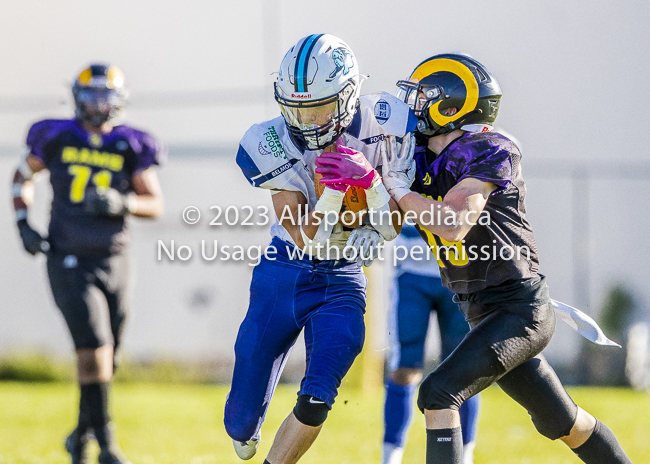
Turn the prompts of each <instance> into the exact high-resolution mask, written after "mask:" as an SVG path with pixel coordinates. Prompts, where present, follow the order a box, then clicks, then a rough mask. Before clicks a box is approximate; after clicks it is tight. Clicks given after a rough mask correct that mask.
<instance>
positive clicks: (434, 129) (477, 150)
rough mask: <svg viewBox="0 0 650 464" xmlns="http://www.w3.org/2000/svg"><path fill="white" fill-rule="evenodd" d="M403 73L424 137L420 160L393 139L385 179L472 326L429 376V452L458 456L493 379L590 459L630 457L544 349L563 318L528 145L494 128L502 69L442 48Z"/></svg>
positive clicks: (425, 403)
mask: <svg viewBox="0 0 650 464" xmlns="http://www.w3.org/2000/svg"><path fill="white" fill-rule="evenodd" d="M397 85H398V87H399V89H400V90H401V91H400V92H398V96H401V97H402V98H403V99H404V101H406V102H408V103H409V105H410V106H411V107H412V108H413V110H414V111H415V112H416V115H417V116H418V119H419V121H418V126H417V129H416V135H417V136H418V138H419V142H418V145H419V148H417V149H416V151H415V154H414V160H411V159H408V156H400V155H395V154H393V153H392V150H391V149H390V146H387V149H386V150H384V160H383V168H384V176H383V177H384V183H385V185H386V188H387V189H388V190H389V192H390V193H391V196H392V197H393V199H394V200H395V201H397V202H398V203H399V206H400V209H402V211H404V212H405V213H406V214H407V215H408V214H412V216H410V217H412V218H413V219H414V221H415V222H416V224H417V227H418V229H419V232H420V235H421V236H422V237H423V238H424V240H425V241H426V242H427V243H428V244H429V245H430V246H431V248H432V250H433V251H434V253H436V255H437V257H438V260H439V262H440V263H441V269H440V274H441V277H442V281H443V284H444V285H445V286H447V287H448V288H449V289H450V290H452V291H453V292H454V293H455V294H456V295H455V297H454V300H455V301H456V302H457V303H458V304H459V307H460V310H461V311H462V312H463V314H464V316H465V318H466V320H467V321H468V322H469V324H470V326H471V327H472V329H471V330H470V332H469V333H468V334H467V335H466V336H465V338H464V339H463V341H462V342H461V343H460V345H458V347H457V348H456V349H455V350H454V352H453V353H452V354H451V355H449V357H448V358H447V359H446V360H445V361H443V362H442V364H440V366H439V367H438V368H437V369H436V370H435V371H434V372H432V373H431V374H429V376H428V377H427V378H426V379H425V380H424V382H423V383H422V384H421V386H420V390H419V397H418V407H419V408H420V410H421V411H423V412H424V415H425V419H426V428H427V451H426V462H427V464H438V463H441V464H442V463H445V464H451V463H453V464H459V463H460V462H461V459H462V456H461V454H462V438H461V430H460V417H459V414H458V408H459V407H460V405H461V404H463V402H464V401H466V400H467V399H468V398H470V397H472V396H473V395H476V394H477V393H478V392H480V391H481V390H483V389H485V388H486V387H488V386H489V385H491V384H492V383H495V382H496V383H497V384H498V385H499V386H500V387H501V388H502V389H503V390H504V391H505V392H506V393H507V394H508V395H509V396H510V397H512V398H513V399H514V400H515V401H517V402H518V403H519V404H521V405H522V406H523V407H525V408H526V410H527V411H528V413H529V414H530V416H531V419H532V421H533V424H534V425H535V427H536V428H537V430H538V431H539V432H540V433H541V434H542V435H544V436H545V437H548V438H550V439H551V440H556V439H560V440H562V441H563V442H564V443H566V444H567V445H568V446H569V448H571V450H572V451H573V452H574V453H575V454H576V455H577V456H578V457H579V458H580V459H582V460H583V461H584V462H586V463H590V464H615V463H630V462H631V461H630V460H629V458H628V457H627V456H626V454H625V452H624V451H623V449H622V448H621V446H620V444H619V442H618V440H617V439H616V437H615V436H614V434H613V433H612V431H611V430H610V429H609V428H607V426H606V425H604V424H603V423H602V422H600V421H598V419H596V418H595V417H594V416H592V415H591V414H589V413H587V412H586V411H584V410H583V409H581V408H579V407H578V406H577V405H576V404H575V403H574V402H573V400H572V399H571V398H570V397H569V395H568V394H567V392H566V391H565V389H564V387H563V386H562V384H561V383H560V381H559V379H558V377H557V375H556V374H555V372H554V371H553V369H552V368H551V366H550V365H549V364H548V363H547V362H546V360H545V359H544V357H543V356H542V354H541V351H542V350H543V349H544V347H545V346H546V345H547V344H548V343H549V342H550V340H551V337H552V335H553V332H554V330H555V314H554V305H555V304H556V303H555V302H552V301H551V299H550V297H549V290H548V286H547V285H546V278H545V277H544V276H543V275H541V274H539V273H538V265H539V259H538V253H537V247H536V245H535V239H534V237H533V230H532V228H531V226H530V223H529V222H528V221H527V220H526V208H525V201H524V200H525V196H526V184H525V183H524V180H523V177H522V171H521V164H520V161H521V153H520V151H519V148H518V147H517V145H516V144H515V143H513V142H512V141H511V140H510V139H508V138H507V137H505V136H503V135H501V134H498V133H493V132H492V124H493V122H494V120H495V118H496V116H497V112H498V109H499V101H500V98H501V88H500V87H499V84H498V83H497V81H496V79H495V78H494V76H493V75H492V73H491V72H490V71H489V70H488V69H487V68H486V67H485V66H483V65H481V64H480V63H479V62H477V61H476V60H474V59H472V58H470V57H468V56H465V55H456V54H445V55H436V56H433V57H431V58H428V59H427V60H425V61H423V62H422V63H420V64H419V65H418V66H417V67H416V68H415V70H414V71H413V73H412V75H411V77H410V79H409V80H408V81H399V82H398V84H397ZM413 164H415V167H416V169H413V167H414V166H413ZM413 181H414V182H413ZM412 182H413V184H412V186H411V183H412Z"/></svg>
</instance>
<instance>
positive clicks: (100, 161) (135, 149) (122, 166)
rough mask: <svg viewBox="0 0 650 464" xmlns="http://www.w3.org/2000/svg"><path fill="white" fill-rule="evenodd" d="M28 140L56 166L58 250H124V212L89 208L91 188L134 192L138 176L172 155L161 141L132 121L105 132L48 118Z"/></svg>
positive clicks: (54, 240) (54, 238)
mask: <svg viewBox="0 0 650 464" xmlns="http://www.w3.org/2000/svg"><path fill="white" fill-rule="evenodd" d="M27 145H28V147H29V149H30V152H31V154H32V155H33V156H35V157H37V158H38V159H39V160H40V161H41V162H42V163H43V164H44V165H45V166H46V167H47V169H48V170H49V171H50V183H51V184H52V191H53V199H52V211H51V217H50V226H49V237H48V240H49V241H50V243H51V245H52V249H53V250H55V251H57V252H63V253H71V254H78V255H92V254H97V253H107V252H108V253H115V252H119V251H121V250H122V249H123V248H124V247H125V246H126V245H127V244H128V241H129V234H128V231H127V228H126V223H125V220H124V217H100V216H95V215H92V214H89V213H87V212H86V211H85V210H84V204H83V203H84V198H85V196H86V191H87V190H88V189H90V188H97V187H99V188H102V187H104V188H108V187H112V188H114V189H116V190H118V191H119V192H121V193H128V192H130V191H131V190H132V184H131V180H132V177H133V175H134V174H136V173H138V172H141V171H143V170H145V169H147V168H148V167H150V166H152V165H155V164H159V163H160V161H161V160H162V158H163V157H164V156H165V155H166V152H165V150H164V148H163V147H162V146H161V145H160V143H159V142H158V141H157V140H156V139H154V138H153V137H152V136H150V135H149V134H147V133H145V132H142V131H139V130H136V129H133V128H131V127H129V126H124V125H122V126H116V127H115V128H113V130H112V131H111V132H110V133H108V134H102V135H99V134H90V133H88V132H86V131H85V130H84V129H83V127H82V126H81V124H80V123H79V121H77V120H76V119H66V120H58V119H48V120H44V121H40V122H37V123H36V124H34V125H33V126H32V127H31V128H30V130H29V133H28V135H27Z"/></svg>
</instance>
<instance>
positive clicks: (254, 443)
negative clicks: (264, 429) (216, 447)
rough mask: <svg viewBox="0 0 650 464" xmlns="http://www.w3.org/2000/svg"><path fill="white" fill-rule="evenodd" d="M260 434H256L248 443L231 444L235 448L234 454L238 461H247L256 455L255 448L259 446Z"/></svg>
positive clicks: (235, 441) (234, 442)
mask: <svg viewBox="0 0 650 464" xmlns="http://www.w3.org/2000/svg"><path fill="white" fill-rule="evenodd" d="M260 441H261V434H257V435H256V436H254V437H253V438H251V439H250V440H248V441H237V440H233V441H232V444H233V446H234V447H235V452H236V453H237V456H239V459H242V460H244V461H248V460H249V459H251V458H252V457H253V456H255V453H257V448H258V447H259V446H260Z"/></svg>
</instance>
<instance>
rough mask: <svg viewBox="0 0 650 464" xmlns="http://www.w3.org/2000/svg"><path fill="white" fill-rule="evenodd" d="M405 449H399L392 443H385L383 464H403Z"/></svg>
mask: <svg viewBox="0 0 650 464" xmlns="http://www.w3.org/2000/svg"><path fill="white" fill-rule="evenodd" d="M402 456H404V448H399V447H397V446H395V445H393V444H392V443H384V448H383V451H382V458H381V464H402Z"/></svg>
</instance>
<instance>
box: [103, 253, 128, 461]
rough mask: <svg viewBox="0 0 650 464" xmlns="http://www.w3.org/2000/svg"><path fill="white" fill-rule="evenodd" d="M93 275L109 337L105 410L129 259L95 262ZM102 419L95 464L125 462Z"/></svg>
mask: <svg viewBox="0 0 650 464" xmlns="http://www.w3.org/2000/svg"><path fill="white" fill-rule="evenodd" d="M95 276H96V277H95V278H96V283H97V287H98V288H99V289H100V290H101V291H102V293H103V294H104V297H105V298H106V302H107V304H108V313H109V316H110V331H111V335H112V346H111V348H112V349H111V353H110V358H108V359H106V360H105V361H104V362H105V365H106V369H109V368H110V373H111V378H110V379H109V380H108V381H107V382H106V383H107V392H106V395H107V396H106V403H107V405H106V407H108V403H109V397H108V395H109V393H110V392H109V388H110V385H111V381H112V376H113V374H114V372H115V367H116V365H117V363H116V358H117V350H118V349H119V346H120V343H121V340H122V332H123V330H124V325H125V322H126V320H127V317H128V314H129V309H130V296H131V284H132V275H131V259H130V257H129V256H128V255H126V254H115V255H111V256H110V257H108V258H105V259H101V260H98V262H97V264H96V271H95ZM107 356H108V355H107ZM106 419H107V420H106V422H105V423H104V425H103V426H102V427H99V428H97V427H96V428H95V438H96V439H97V443H98V444H99V447H100V455H99V463H100V464H113V463H115V464H117V463H120V462H126V459H125V458H124V456H123V455H122V451H121V450H120V448H119V446H118V445H117V440H116V438H115V426H114V424H113V423H112V422H110V420H109V418H108V415H107V417H106Z"/></svg>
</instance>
